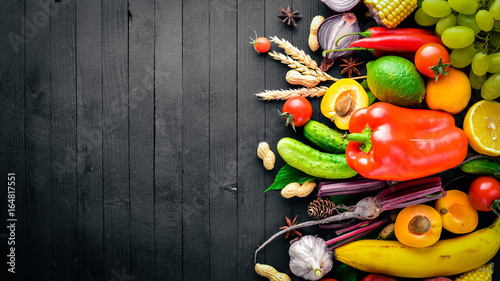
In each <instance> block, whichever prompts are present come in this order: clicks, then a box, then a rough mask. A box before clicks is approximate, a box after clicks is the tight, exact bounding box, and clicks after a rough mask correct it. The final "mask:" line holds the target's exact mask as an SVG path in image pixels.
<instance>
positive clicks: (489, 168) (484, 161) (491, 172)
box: [460, 158, 500, 178]
mask: <svg viewBox="0 0 500 281" xmlns="http://www.w3.org/2000/svg"><path fill="white" fill-rule="evenodd" d="M460 169H462V171H464V172H466V173H469V174H480V175H487V176H493V177H497V178H500V159H498V158H478V159H474V160H470V161H468V162H465V163H463V164H462V165H460Z"/></svg>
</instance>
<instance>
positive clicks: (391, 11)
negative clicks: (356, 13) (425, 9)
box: [364, 0, 417, 28]
mask: <svg viewBox="0 0 500 281" xmlns="http://www.w3.org/2000/svg"><path fill="white" fill-rule="evenodd" d="M364 2H365V4H366V5H367V6H368V11H369V12H370V13H371V14H372V16H373V17H374V18H375V20H376V21H377V23H378V24H379V25H385V26H386V27H387V28H395V27H396V26H397V25H398V24H400V23H401V22H402V21H403V20H404V19H405V18H406V17H408V16H409V15H410V14H411V13H412V12H413V11H414V10H415V8H416V7H417V0H364Z"/></svg>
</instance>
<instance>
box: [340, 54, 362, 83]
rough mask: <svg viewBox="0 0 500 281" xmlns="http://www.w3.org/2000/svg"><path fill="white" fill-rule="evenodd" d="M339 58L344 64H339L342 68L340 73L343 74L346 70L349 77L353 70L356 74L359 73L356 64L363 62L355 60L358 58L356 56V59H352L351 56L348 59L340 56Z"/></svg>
mask: <svg viewBox="0 0 500 281" xmlns="http://www.w3.org/2000/svg"><path fill="white" fill-rule="evenodd" d="M340 59H341V60H343V61H344V62H345V64H341V65H340V66H343V67H344V69H342V71H341V72H340V74H344V73H346V72H347V74H348V75H349V78H351V77H352V73H353V72H355V73H356V74H357V75H361V74H360V73H359V70H358V69H357V68H356V66H358V65H360V64H362V63H363V62H362V61H360V62H357V61H358V59H359V58H356V59H354V60H353V59H352V57H350V58H349V60H346V59H344V58H340Z"/></svg>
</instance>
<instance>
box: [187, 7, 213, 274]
mask: <svg viewBox="0 0 500 281" xmlns="http://www.w3.org/2000/svg"><path fill="white" fill-rule="evenodd" d="M183 19H184V20H183V52H182V57H183V69H182V83H183V87H182V92H183V95H182V112H183V115H182V124H183V128H182V142H183V144H182V150H183V184H182V185H183V197H182V198H183V209H182V212H183V213H182V215H183V271H184V272H183V278H184V280H195V279H204V280H209V279H210V272H209V270H210V248H209V245H210V233H209V229H210V217H209V208H210V206H209V204H210V202H209V197H210V179H209V173H210V158H209V155H210V138H209V128H210V124H209V122H208V120H209V117H210V115H209V114H210V112H209V110H210V108H209V98H210V89H209V86H210V81H209V71H210V66H209V61H208V57H209V55H210V53H209V42H210V27H209V1H201V2H200V1H195V0H186V1H183ZM194 268H196V270H193V269H194Z"/></svg>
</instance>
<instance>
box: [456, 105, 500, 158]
mask: <svg viewBox="0 0 500 281" xmlns="http://www.w3.org/2000/svg"><path fill="white" fill-rule="evenodd" d="M464 132H465V134H466V135H467V138H468V139H469V145H470V146H471V147H472V148H473V149H474V150H475V151H476V152H478V153H481V154H484V155H489V156H500V103H499V102H496V101H489V100H481V101H478V102H476V103H475V104H474V105H472V106H471V107H470V108H469V110H468V111H467V114H466V115H465V119H464Z"/></svg>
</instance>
